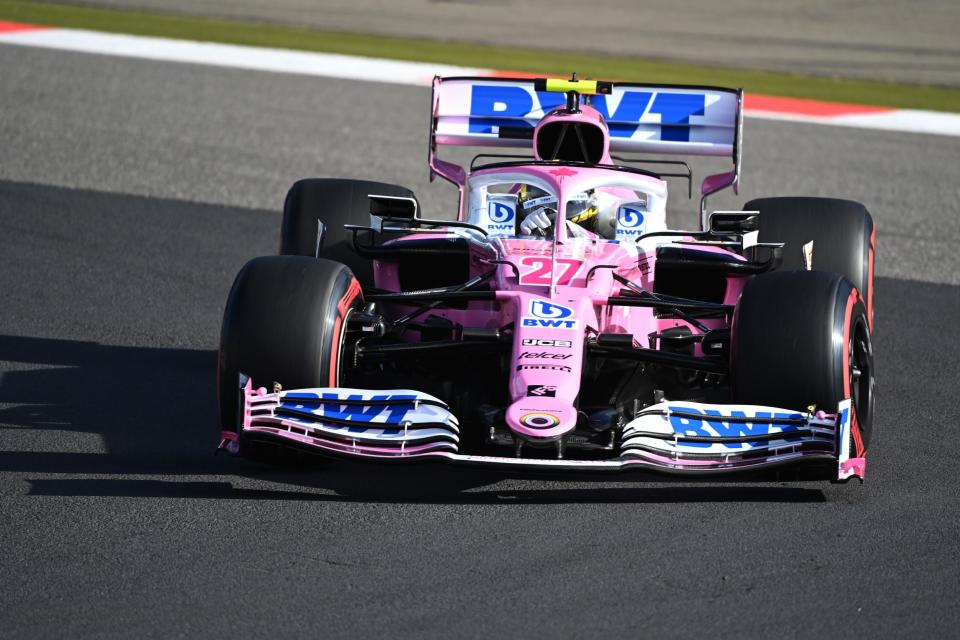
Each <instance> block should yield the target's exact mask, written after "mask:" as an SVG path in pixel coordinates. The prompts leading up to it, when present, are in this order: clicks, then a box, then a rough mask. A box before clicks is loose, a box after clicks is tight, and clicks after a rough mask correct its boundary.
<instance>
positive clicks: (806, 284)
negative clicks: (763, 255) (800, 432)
mask: <svg viewBox="0 0 960 640" xmlns="http://www.w3.org/2000/svg"><path fill="white" fill-rule="evenodd" d="M731 333H732V335H731V345H730V370H731V384H732V391H733V398H734V401H735V402H737V403H740V404H758V405H765V406H772V407H782V408H785V409H792V410H796V411H806V410H807V408H808V407H810V406H811V405H813V406H815V407H816V408H817V409H821V410H823V411H826V412H828V413H833V412H835V411H836V410H837V405H838V404H839V402H840V401H842V400H844V399H846V398H851V400H852V403H851V404H852V407H851V409H852V413H853V416H852V425H853V428H852V429H851V432H852V433H851V436H852V440H853V442H852V445H853V446H852V448H851V451H852V452H854V453H855V454H856V456H857V457H860V456H862V455H863V454H864V452H865V451H866V448H867V445H868V444H869V441H870V434H871V430H872V425H873V413H874V395H873V387H874V368H873V347H872V344H871V340H870V326H869V323H868V321H867V310H866V306H865V305H864V301H863V299H862V297H861V295H860V292H859V291H857V289H856V288H855V287H854V286H853V284H852V283H851V282H850V281H849V280H848V279H847V278H845V277H844V276H842V275H840V274H839V273H828V272H822V271H778V272H773V273H767V274H763V275H759V276H757V277H755V278H753V279H752V280H750V281H749V282H747V285H746V286H745V287H744V290H743V294H742V295H741V297H740V300H739V302H738V303H737V307H736V310H735V312H734V319H733V325H732V329H731Z"/></svg>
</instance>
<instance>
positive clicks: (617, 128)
mask: <svg viewBox="0 0 960 640" xmlns="http://www.w3.org/2000/svg"><path fill="white" fill-rule="evenodd" d="M612 85H613V88H612V91H611V93H610V94H608V95H603V94H598V95H593V96H589V100H586V99H585V103H586V104H589V105H590V106H592V107H593V108H595V109H596V110H597V111H599V112H600V114H601V115H602V116H603V118H604V119H605V120H606V121H607V125H608V126H609V128H610V150H611V151H621V152H622V151H626V152H637V153H670V154H689V155H710V156H731V157H732V158H733V159H734V162H735V163H736V164H739V163H737V156H738V146H739V145H738V142H739V140H738V138H739V133H740V111H741V109H740V105H741V101H742V92H741V91H739V90H736V89H721V88H716V87H695V86H676V87H674V86H655V85H642V84H632V83H612ZM433 91H434V95H433V110H434V112H433V131H432V132H431V133H432V136H433V140H434V142H435V143H436V144H446V145H465V146H507V147H517V146H529V145H530V136H531V135H532V131H533V128H534V126H536V124H537V122H538V121H539V120H540V119H541V118H542V117H543V116H544V115H545V114H546V113H548V112H549V111H550V110H551V109H553V108H555V107H558V106H560V105H563V104H564V102H565V100H566V98H565V96H564V94H563V93H558V92H546V91H536V90H535V89H534V81H533V80H523V79H493V78H436V79H435V80H434V85H433ZM525 130H529V134H525V133H524V132H525Z"/></svg>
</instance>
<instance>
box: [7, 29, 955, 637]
mask: <svg viewBox="0 0 960 640" xmlns="http://www.w3.org/2000/svg"><path fill="white" fill-rule="evenodd" d="M428 102H429V90H427V89H424V88H422V87H415V86H402V85H396V84H390V85H388V84H379V83H376V82H354V81H349V80H343V79H330V78H317V77H308V76H298V75H285V74H277V73H267V72H261V71H251V70H238V69H228V68H214V67H206V66H199V65H191V64H172V63H168V62H159V61H148V60H131V59H124V58H117V57H111V56H103V55H92V54H81V53H75V52H63V51H50V50H44V49H39V48H31V47H20V46H13V45H5V46H0V103H2V105H3V107H2V109H0V135H2V140H3V145H2V152H0V154H2V155H0V257H2V264H3V268H2V269H0V291H2V292H3V297H2V301H3V302H2V305H0V479H2V482H0V502H2V504H3V518H2V523H0V548H2V552H0V575H3V576H4V580H3V582H2V584H0V637H11V638H14V637H16V638H21V637H63V636H70V637H90V636H96V637H118V638H127V637H171V636H177V635H181V636H200V635H202V636H204V637H238V636H239V637H261V636H262V637H268V636H269V637H277V636H283V637H285V636H310V637H318V636H323V637H345V638H346V637H350V638H354V637H363V636H372V635H376V636H385V635H390V636H416V637H439V636H442V637H497V636H508V635H510V636H520V637H524V636H548V635H549V636H559V637H571V636H580V637H595V636H599V635H601V634H609V635H610V637H623V636H627V635H630V636H636V637H645V636H653V635H657V636H661V637H680V636H685V637H689V636H691V635H693V634H706V633H710V634H711V635H715V636H718V637H743V636H773V635H776V636H782V635H791V636H794V635H795V636H805V637H812V636H819V637H841V636H843V637H849V636H850V635H852V634H855V635H858V636H863V637H884V636H892V637H904V636H914V635H921V634H924V635H928V636H931V637H944V636H949V635H952V634H953V633H954V629H955V628H956V626H957V625H958V624H960V612H958V609H957V608H956V606H955V601H956V598H957V575H958V570H960V542H958V539H960V508H958V504H957V502H958V501H957V495H960V477H958V474H957V473H956V470H955V465H954V456H953V454H952V437H951V436H952V435H953V434H954V432H955V431H956V430H957V428H958V424H960V411H958V409H957V402H956V398H955V395H956V394H955V391H954V387H955V378H956V370H957V364H956V363H957V362H958V361H960V341H958V340H957V339H956V338H955V337H954V334H953V331H952V330H951V328H950V327H951V326H952V323H953V321H954V320H955V318H957V317H958V316H960V254H958V252H957V251H956V246H957V243H958V242H960V204H958V203H960V190H958V187H957V182H956V178H957V173H956V162H957V159H958V157H960V138H957V137H946V136H935V135H926V134H908V133H897V132H887V131H875V130H863V129H855V128H843V127H830V126H819V125H814V124H806V123H795V122H771V121H765V120H756V119H748V120H747V121H746V124H745V140H744V170H743V174H744V177H743V189H742V193H741V194H740V195H739V196H734V195H733V194H724V195H723V196H722V197H717V198H714V199H713V200H712V201H711V204H712V206H714V207H715V208H718V209H720V208H734V207H738V206H739V205H741V204H742V203H743V202H745V201H746V200H748V199H750V198H753V197H759V196H767V195H823V196H837V197H845V198H851V199H854V200H860V201H862V202H864V203H865V204H866V205H867V207H868V208H869V209H870V211H871V212H872V213H873V215H874V218H875V220H876V223H877V227H878V255H877V265H876V269H877V277H878V280H877V284H876V332H875V335H874V349H875V352H876V365H877V370H878V406H877V417H876V423H875V437H874V442H873V444H872V449H871V451H870V454H869V466H868V470H867V474H868V478H867V482H866V483H865V484H863V485H857V484H853V485H844V486H833V485H821V484H808V483H790V482H766V483H762V484H759V483H744V482H729V481H727V482H722V483H709V482H695V483H676V482H665V481H663V480H662V479H659V478H650V477H647V476H640V475H620V476H604V477H597V476H576V477H573V478H567V477H561V476H556V475H519V474H518V475H505V474H502V473H490V472H486V471H482V470H464V469H452V468H448V467H444V466H418V467H396V466H390V467H382V466H366V465H358V464H350V463H343V462H337V463H331V464H327V465H320V466H316V467H310V468H297V469H284V470H277V469H273V468H270V467H265V466H260V465H256V464H254V463H250V462H245V461H242V460H237V459H231V458H227V457H222V456H221V457H214V456H213V449H214V447H215V445H216V441H217V434H218V427H217V424H216V422H217V420H216V397H215V384H214V375H215V365H216V353H215V350H216V346H217V339H218V334H219V328H220V316H221V313H222V310H223V305H224V302H225V301H226V297H227V293H228V290H229V287H230V284H231V282H232V280H233V277H234V275H235V273H236V272H237V270H238V269H239V268H240V267H241V266H242V264H243V263H244V262H245V261H246V260H247V259H248V258H250V257H252V256H256V255H264V254H269V253H273V252H275V251H276V247H277V242H278V231H279V221H280V207H281V205H282V201H283V197H284V194H285V192H286V189H287V188H288V187H289V185H290V184H291V183H292V182H293V181H294V180H296V179H298V178H302V177H307V176H332V177H358V178H365V179H374V180H382V181H386V182H395V183H399V184H404V185H406V186H409V187H411V188H413V189H414V190H415V191H416V192H417V193H418V195H419V196H420V199H421V202H422V204H423V205H424V208H425V209H426V213H427V214H429V215H431V216H433V215H443V214H444V213H445V212H446V211H449V209H450V207H451V205H452V204H454V203H455V193H454V192H453V191H452V190H451V189H449V188H448V187H446V186H444V185H441V184H439V183H437V184H434V185H429V184H428V182H427V179H426V178H427V171H426V166H425V156H426V144H427V115H428V110H429V104H428ZM711 168H712V167H710V166H708V165H706V164H704V163H696V164H694V169H695V171H696V175H697V177H699V178H702V176H703V175H704V174H705V172H706V171H707V170H709V169H711ZM674 186H675V187H676V189H674V191H673V194H672V198H673V199H672V202H671V206H670V215H671V216H672V218H671V219H672V224H673V226H675V227H690V226H693V225H694V224H696V215H695V211H696V208H697V204H696V201H695V200H694V201H689V200H687V199H686V193H685V184H682V183H677V184H675V185H674Z"/></svg>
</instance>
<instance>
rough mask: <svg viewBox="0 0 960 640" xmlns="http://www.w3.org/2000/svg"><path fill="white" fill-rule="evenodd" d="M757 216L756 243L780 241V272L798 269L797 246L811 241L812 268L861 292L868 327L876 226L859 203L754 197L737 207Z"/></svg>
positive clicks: (800, 251)
mask: <svg viewBox="0 0 960 640" xmlns="http://www.w3.org/2000/svg"><path fill="white" fill-rule="evenodd" d="M743 208H744V210H745V211H759V212H760V236H759V241H760V242H784V243H786V246H784V252H783V265H782V266H781V270H784V271H789V270H793V269H802V268H803V245H804V244H806V243H808V242H810V241H811V240H812V241H813V270H814V271H834V272H836V273H840V274H842V275H844V276H846V277H847V279H848V280H850V282H852V283H853V284H854V286H855V287H856V288H857V290H858V291H860V292H861V293H862V294H863V300H864V303H865V305H866V309H867V318H868V320H869V322H870V326H871V328H872V327H873V261H874V253H875V251H876V228H875V227H874V225H873V218H872V217H871V216H870V213H869V212H868V211H867V209H866V207H864V206H863V205H862V204H860V203H859V202H854V201H852V200H841V199H837V198H810V197H786V198H758V199H755V200H751V201H750V202H748V203H747V204H745V205H743Z"/></svg>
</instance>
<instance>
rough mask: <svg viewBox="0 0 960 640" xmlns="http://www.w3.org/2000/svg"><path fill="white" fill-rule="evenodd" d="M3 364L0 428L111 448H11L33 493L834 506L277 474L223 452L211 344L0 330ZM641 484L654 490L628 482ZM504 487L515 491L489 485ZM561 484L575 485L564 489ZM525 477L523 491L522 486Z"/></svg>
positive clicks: (10, 467)
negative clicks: (136, 342)
mask: <svg viewBox="0 0 960 640" xmlns="http://www.w3.org/2000/svg"><path fill="white" fill-rule="evenodd" d="M3 362H5V363H9V364H4V365H0V367H2V370H3V374H2V377H0V430H6V429H24V430H27V431H25V432H24V434H25V435H29V434H30V432H31V431H37V430H54V431H55V432H62V431H75V432H83V433H91V434H96V435H97V436H99V438H100V439H101V440H102V443H103V447H102V448H103V452H102V453H81V452H75V451H49V450H43V451H36V450H34V451H31V450H29V446H28V447H26V450H24V447H23V446H20V447H19V449H20V450H17V451H6V450H0V473H3V472H7V473H10V472H14V473H21V474H28V475H33V476H34V477H32V478H30V479H29V480H28V482H29V483H30V490H29V495H35V496H50V495H57V496H76V497H82V496H104V497H154V498H193V499H204V498H206V499H218V500H222V499H228V500H232V499H240V500H318V501H350V502H374V503H376V502H411V503H467V504H469V503H477V504H510V503H515V504H545V503H580V502H586V503H596V502H601V503H602V502H617V503H618V502H628V503H632V502H639V503H642V502H650V503H672V502H823V501H824V500H825V497H824V494H823V492H822V491H821V490H819V489H812V488H806V487H802V486H789V485H783V484H780V483H775V484H771V483H769V482H768V483H766V484H758V485H750V486H744V485H742V484H734V483H730V482H723V483H711V484H709V485H708V486H703V485H689V484H673V483H664V482H663V479H662V478H659V477H658V478H655V484H649V483H648V482H649V480H650V478H649V477H641V476H639V475H615V476H609V475H605V476H599V477H598V476H596V475H577V476H575V477H573V478H571V477H570V476H564V475H558V474H555V473H553V474H542V473H541V474H525V475H518V474H516V473H513V474H504V473H500V472H491V471H487V470H477V469H463V468H451V467H446V466H442V465H439V464H435V465H418V466H409V467H408V466H404V467H401V466H396V465H394V466H382V465H371V464H362V463H352V462H342V461H336V462H330V463H318V464H312V465H304V466H301V467H296V468H290V469H288V468H284V469H277V468H272V467H267V466H262V465H258V464H254V463H251V462H247V461H244V460H238V459H232V458H229V457H227V456H216V457H215V456H214V455H213V449H214V446H215V442H216V437H217V430H216V427H215V426H214V425H216V422H217V409H216V391H215V384H214V371H215V367H216V353H215V352H213V351H204V350H191V349H158V348H144V347H124V346H107V345H101V344H96V343H92V342H79V341H71V340H54V339H46V338H29V337H18V336H0V363H3ZM22 441H23V439H22V438H21V442H22ZM44 442H46V443H49V439H44ZM45 474H66V475H93V476H105V475H106V476H115V477H111V478H102V477H98V478H59V477H58V478H46V477H42V476H43V475H45ZM37 476H40V477H37ZM131 476H162V477H163V479H156V478H150V479H145V478H139V477H131ZM197 476H201V477H202V478H203V479H200V480H198V479H197V478H196V477H197ZM210 476H221V477H218V478H216V479H213V478H210ZM238 476H239V478H238ZM207 478H210V479H207ZM235 479H236V480H235ZM633 480H641V481H643V482H644V484H640V483H639V482H638V483H637V485H635V486H627V487H624V486H622V485H623V484H628V483H630V482H631V481H633ZM501 481H510V482H508V483H507V484H509V485H511V488H497V487H494V486H491V485H495V484H498V483H501ZM558 482H564V483H569V484H570V485H572V486H570V487H569V488H566V487H560V488H557V483H558ZM517 484H521V485H524V486H523V488H519V489H518V488H512V487H515V486H516V485H517ZM584 484H587V485H589V487H588V488H585V487H584ZM614 484H616V485H620V486H611V485H614ZM538 485H540V486H541V487H542V488H537V487H538ZM544 485H547V486H544ZM528 486H529V488H527V487H528Z"/></svg>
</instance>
